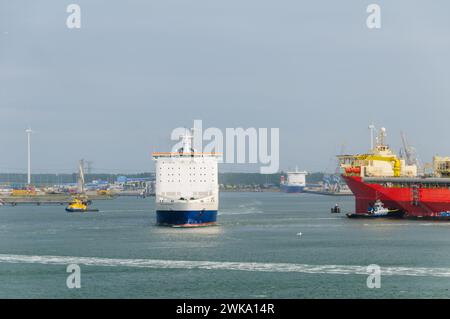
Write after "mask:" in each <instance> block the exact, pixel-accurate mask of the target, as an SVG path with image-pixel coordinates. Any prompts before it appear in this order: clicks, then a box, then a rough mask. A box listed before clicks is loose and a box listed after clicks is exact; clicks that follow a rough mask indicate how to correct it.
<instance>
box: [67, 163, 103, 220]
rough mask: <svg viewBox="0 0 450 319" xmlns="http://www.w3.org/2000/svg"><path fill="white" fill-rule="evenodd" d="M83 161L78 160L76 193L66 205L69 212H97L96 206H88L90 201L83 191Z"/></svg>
mask: <svg viewBox="0 0 450 319" xmlns="http://www.w3.org/2000/svg"><path fill="white" fill-rule="evenodd" d="M83 167H84V161H83V160H81V161H80V166H79V175H78V194H79V195H77V196H75V197H74V198H73V199H72V201H71V202H70V203H69V205H68V206H67V207H66V212H69V213H87V212H98V209H96V208H89V205H90V204H91V201H90V200H88V198H87V196H86V194H85V191H84V171H83Z"/></svg>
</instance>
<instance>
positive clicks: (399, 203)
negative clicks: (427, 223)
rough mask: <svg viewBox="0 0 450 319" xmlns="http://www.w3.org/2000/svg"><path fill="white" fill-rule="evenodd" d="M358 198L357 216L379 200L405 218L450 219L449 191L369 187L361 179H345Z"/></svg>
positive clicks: (356, 200) (347, 177)
mask: <svg viewBox="0 0 450 319" xmlns="http://www.w3.org/2000/svg"><path fill="white" fill-rule="evenodd" d="M342 177H343V178H344V180H345V181H346V183H347V185H348V187H349V188H350V189H351V190H352V192H353V194H354V195H355V212H356V213H357V214H364V213H366V212H367V209H368V207H369V206H373V204H374V203H375V201H376V200H377V199H379V200H381V201H382V202H383V203H384V206H385V207H387V208H389V209H399V210H402V211H403V212H405V217H406V218H424V219H427V218H428V219H446V220H447V219H450V189H449V188H448V187H435V188H424V187H418V188H417V189H416V190H414V189H413V188H411V187H386V186H384V185H382V184H369V183H366V182H364V181H363V180H362V178H361V177H359V176H345V175H343V176H342Z"/></svg>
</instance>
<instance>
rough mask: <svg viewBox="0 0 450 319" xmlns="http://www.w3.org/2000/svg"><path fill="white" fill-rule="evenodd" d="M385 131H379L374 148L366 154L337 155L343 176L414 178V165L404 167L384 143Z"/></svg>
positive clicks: (415, 171)
mask: <svg viewBox="0 0 450 319" xmlns="http://www.w3.org/2000/svg"><path fill="white" fill-rule="evenodd" d="M385 134H386V130H385V129H384V128H382V129H381V131H380V134H379V136H378V137H377V143H376V146H375V147H374V148H373V149H372V150H371V151H370V153H367V154H357V155H339V156H338V159H339V161H340V166H341V168H343V169H344V174H345V175H357V176H361V177H364V176H367V177H400V176H405V177H415V176H417V166H416V165H406V163H405V160H404V159H400V158H399V157H397V155H396V154H394V153H393V152H392V151H391V149H390V148H389V146H388V145H386V144H385V143H384V138H385V136H386V135H385Z"/></svg>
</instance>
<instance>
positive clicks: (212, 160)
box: [153, 132, 219, 227]
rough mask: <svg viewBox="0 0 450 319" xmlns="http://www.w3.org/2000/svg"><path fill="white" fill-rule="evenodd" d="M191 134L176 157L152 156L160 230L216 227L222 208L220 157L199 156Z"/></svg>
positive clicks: (210, 155) (171, 155)
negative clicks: (218, 166)
mask: <svg viewBox="0 0 450 319" xmlns="http://www.w3.org/2000/svg"><path fill="white" fill-rule="evenodd" d="M192 139H193V136H192V133H191V132H189V133H188V134H185V135H184V136H182V143H183V146H182V147H181V148H180V149H179V150H178V151H177V152H174V153H153V159H154V160H155V161H156V184H155V202H156V223H157V225H161V226H173V227H196V226H209V225H215V224H216V222H217V211H218V207H219V184H218V168H217V154H215V153H201V152H196V151H195V150H194V149H193V147H192Z"/></svg>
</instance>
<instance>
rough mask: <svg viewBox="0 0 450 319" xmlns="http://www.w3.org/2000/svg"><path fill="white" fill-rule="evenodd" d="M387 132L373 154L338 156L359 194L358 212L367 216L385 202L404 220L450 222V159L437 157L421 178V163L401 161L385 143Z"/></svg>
mask: <svg viewBox="0 0 450 319" xmlns="http://www.w3.org/2000/svg"><path fill="white" fill-rule="evenodd" d="M385 132H386V130H385V129H384V128H382V129H381V131H380V134H379V136H378V137H377V143H376V145H375V147H374V148H373V149H372V150H370V152H369V153H366V154H357V155H340V156H338V158H339V161H340V166H341V168H342V169H343V174H342V177H343V179H344V180H345V181H346V183H347V185H348V186H349V188H350V189H351V190H352V192H353V194H354V195H355V213H356V214H361V215H363V214H366V213H367V211H368V210H370V209H371V208H373V207H374V205H375V203H377V202H382V203H383V205H384V206H385V207H386V208H387V209H389V210H397V211H401V212H402V213H403V217H404V218H411V219H431V220H450V178H449V177H450V158H449V157H438V156H435V157H434V158H433V172H432V173H430V174H427V175H425V174H424V175H422V176H419V174H418V169H417V163H415V162H414V161H409V160H408V158H406V159H403V158H399V157H398V156H397V155H396V154H394V152H392V150H391V149H390V148H389V146H388V145H386V144H385V142H384V140H385V136H386V134H385Z"/></svg>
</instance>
